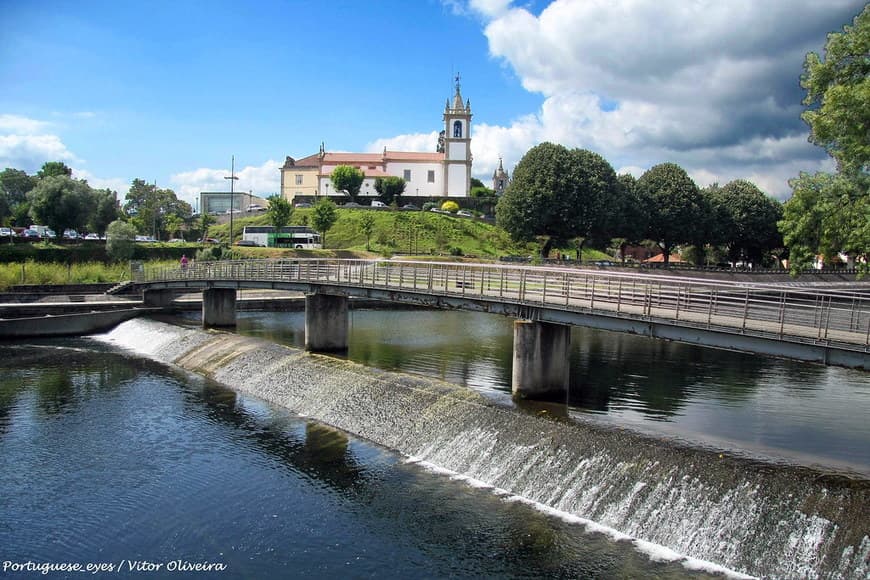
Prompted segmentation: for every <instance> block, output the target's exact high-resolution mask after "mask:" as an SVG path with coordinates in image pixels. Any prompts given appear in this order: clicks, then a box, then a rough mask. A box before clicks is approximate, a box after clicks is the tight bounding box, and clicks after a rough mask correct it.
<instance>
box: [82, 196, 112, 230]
mask: <svg viewBox="0 0 870 580" xmlns="http://www.w3.org/2000/svg"><path fill="white" fill-rule="evenodd" d="M92 194H93V197H94V211H93V213H92V214H91V216H90V218H89V219H88V223H87V224H86V225H87V227H88V231H91V232H96V233H98V234H100V235H103V234H105V233H106V228H108V227H109V224H110V223H112V222H113V221H115V220H116V219H118V195H117V194H116V193H115V192H114V191H111V190H109V189H97V190H93V191H92Z"/></svg>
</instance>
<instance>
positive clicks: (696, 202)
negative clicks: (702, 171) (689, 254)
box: [635, 163, 704, 264]
mask: <svg viewBox="0 0 870 580" xmlns="http://www.w3.org/2000/svg"><path fill="white" fill-rule="evenodd" d="M635 188H636V191H637V193H638V197H639V198H640V199H641V200H642V203H643V205H644V207H645V208H646V212H647V217H648V219H649V228H648V232H649V237H650V239H652V240H653V241H655V242H657V243H658V244H659V246H660V247H661V249H662V251H663V252H664V260H665V263H666V264H667V263H668V262H669V261H670V255H671V250H672V249H673V248H674V246H676V245H677V244H688V243H692V242H695V241H697V239H698V237H699V223H701V222H702V221H703V218H704V211H703V207H704V203H703V199H702V197H701V192H700V190H699V189H698V186H697V185H695V182H694V181H692V179H691V178H690V177H689V175H688V174H687V173H686V171H685V170H684V169H683V168H682V167H680V166H679V165H677V164H676V163H662V164H659V165H656V166H654V167H652V168H650V169H649V170H648V171H647V172H646V173H644V174H643V175H641V177H640V179H638V180H637V184H636V186H635Z"/></svg>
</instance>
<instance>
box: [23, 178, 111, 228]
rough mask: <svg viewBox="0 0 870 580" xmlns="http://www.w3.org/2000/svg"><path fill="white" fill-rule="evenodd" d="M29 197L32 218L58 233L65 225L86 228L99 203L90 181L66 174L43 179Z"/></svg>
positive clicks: (66, 226)
mask: <svg viewBox="0 0 870 580" xmlns="http://www.w3.org/2000/svg"><path fill="white" fill-rule="evenodd" d="M28 197H29V198H30V213H31V215H32V216H33V218H34V219H35V220H36V221H38V222H40V223H41V224H43V225H47V226H48V227H49V228H51V229H53V230H54V231H55V232H58V233H62V232H63V230H64V228H75V229H84V227H85V226H86V225H87V223H88V219H89V218H90V216H91V214H92V213H93V211H94V209H95V206H96V199H95V197H94V195H93V190H92V189H91V188H90V187H89V186H88V184H87V183H86V182H84V181H80V180H78V179H73V178H71V177H68V176H66V175H57V176H52V177H44V178H42V179H40V180H39V183H38V184H37V185H36V187H34V188H33V189H32V190H30V193H29V194H28Z"/></svg>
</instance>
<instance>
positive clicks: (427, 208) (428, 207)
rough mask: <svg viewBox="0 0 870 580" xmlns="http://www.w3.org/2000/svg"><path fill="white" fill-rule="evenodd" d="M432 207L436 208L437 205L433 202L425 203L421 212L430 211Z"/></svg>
mask: <svg viewBox="0 0 870 580" xmlns="http://www.w3.org/2000/svg"><path fill="white" fill-rule="evenodd" d="M433 207H438V204H437V203H435V202H434V201H427V202H426V203H424V204H423V211H430V210H431V209H432V208H433Z"/></svg>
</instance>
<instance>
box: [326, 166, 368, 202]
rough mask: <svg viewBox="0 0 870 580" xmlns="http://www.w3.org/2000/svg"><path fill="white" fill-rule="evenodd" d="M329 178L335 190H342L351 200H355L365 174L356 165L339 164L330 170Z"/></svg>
mask: <svg viewBox="0 0 870 580" xmlns="http://www.w3.org/2000/svg"><path fill="white" fill-rule="evenodd" d="M330 179H331V180H332V186H333V187H334V188H335V191H343V192H345V193H346V194H347V195H348V196H349V197H350V199H351V201H356V198H357V196H359V189H360V187H362V183H363V180H364V179H365V174H364V173H363V172H362V171H360V170H359V169H357V168H356V167H351V166H350V165H339V166H338V167H336V168H335V169H333V170H332V175H330Z"/></svg>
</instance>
